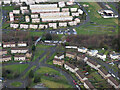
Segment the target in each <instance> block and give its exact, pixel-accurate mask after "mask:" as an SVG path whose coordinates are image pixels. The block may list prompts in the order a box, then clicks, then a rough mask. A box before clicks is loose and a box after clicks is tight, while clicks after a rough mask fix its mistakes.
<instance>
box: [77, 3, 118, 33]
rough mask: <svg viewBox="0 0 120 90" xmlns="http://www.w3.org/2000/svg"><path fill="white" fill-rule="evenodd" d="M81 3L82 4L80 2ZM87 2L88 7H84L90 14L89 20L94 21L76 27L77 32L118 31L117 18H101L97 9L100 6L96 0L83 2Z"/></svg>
mask: <svg viewBox="0 0 120 90" xmlns="http://www.w3.org/2000/svg"><path fill="white" fill-rule="evenodd" d="M81 4H83V3H82V2H81ZM85 4H88V5H89V7H88V8H85V9H86V10H87V11H89V10H90V12H88V15H89V16H90V22H94V23H95V24H91V23H90V22H88V23H86V24H84V25H82V26H80V27H76V30H77V33H78V34H88V35H92V34H117V33H118V19H114V18H113V19H104V18H102V17H101V16H100V15H99V14H98V13H97V11H98V10H100V9H101V7H100V6H99V5H98V4H97V3H96V2H89V3H87V2H86V3H85Z"/></svg>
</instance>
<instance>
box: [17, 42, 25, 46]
mask: <svg viewBox="0 0 120 90" xmlns="http://www.w3.org/2000/svg"><path fill="white" fill-rule="evenodd" d="M17 46H18V47H26V46H27V43H26V42H18V44H17Z"/></svg>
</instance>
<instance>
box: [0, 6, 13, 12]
mask: <svg viewBox="0 0 120 90" xmlns="http://www.w3.org/2000/svg"><path fill="white" fill-rule="evenodd" d="M13 9H14V6H4V7H2V10H8V11H11V10H13Z"/></svg>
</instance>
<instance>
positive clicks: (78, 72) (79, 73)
mask: <svg viewBox="0 0 120 90" xmlns="http://www.w3.org/2000/svg"><path fill="white" fill-rule="evenodd" d="M76 73H77V74H78V75H79V76H80V77H81V78H84V77H85V76H84V75H83V74H82V73H81V72H80V71H79V70H78V71H76Z"/></svg>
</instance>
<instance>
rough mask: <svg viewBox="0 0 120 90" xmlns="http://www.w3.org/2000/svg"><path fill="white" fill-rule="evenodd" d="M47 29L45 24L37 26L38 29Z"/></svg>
mask: <svg viewBox="0 0 120 90" xmlns="http://www.w3.org/2000/svg"><path fill="white" fill-rule="evenodd" d="M47 28H48V25H45V24H40V25H39V29H47Z"/></svg>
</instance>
